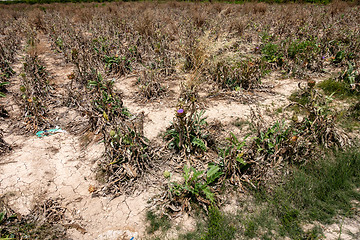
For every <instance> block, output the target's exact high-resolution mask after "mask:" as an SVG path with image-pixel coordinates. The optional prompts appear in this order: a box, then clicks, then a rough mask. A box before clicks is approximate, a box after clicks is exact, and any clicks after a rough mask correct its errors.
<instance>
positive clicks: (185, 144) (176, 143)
mask: <svg viewBox="0 0 360 240" xmlns="http://www.w3.org/2000/svg"><path fill="white" fill-rule="evenodd" d="M204 113H205V111H200V112H196V111H195V109H190V112H188V113H186V110H185V109H182V108H181V109H179V110H178V111H177V113H176V117H175V118H174V122H173V123H172V124H171V126H170V127H169V128H168V129H167V131H166V133H165V139H166V140H168V141H169V145H168V146H169V148H171V149H175V150H177V151H180V150H185V152H187V153H191V152H195V151H206V150H207V145H206V140H207V138H208V137H209V133H208V132H207V130H206V126H207V122H206V117H204V116H203V115H204Z"/></svg>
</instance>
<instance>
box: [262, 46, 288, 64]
mask: <svg viewBox="0 0 360 240" xmlns="http://www.w3.org/2000/svg"><path fill="white" fill-rule="evenodd" d="M279 49H280V47H279V46H278V45H277V44H275V43H272V42H268V43H266V44H265V45H264V46H263V47H262V48H261V54H262V55H263V58H264V59H265V60H266V61H267V62H268V63H275V64H277V65H279V66H281V65H282V64H283V62H284V55H283V53H282V52H281V51H280V50H279Z"/></svg>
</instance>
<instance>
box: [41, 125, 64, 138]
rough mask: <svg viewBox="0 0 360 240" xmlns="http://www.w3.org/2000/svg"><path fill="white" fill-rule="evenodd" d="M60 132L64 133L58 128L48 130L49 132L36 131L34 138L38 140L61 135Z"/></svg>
mask: <svg viewBox="0 0 360 240" xmlns="http://www.w3.org/2000/svg"><path fill="white" fill-rule="evenodd" d="M61 132H65V130H62V129H61V128H59V127H55V128H52V129H49V130H44V131H38V132H37V133H36V136H38V137H39V138H42V137H46V136H50V135H53V134H55V133H61Z"/></svg>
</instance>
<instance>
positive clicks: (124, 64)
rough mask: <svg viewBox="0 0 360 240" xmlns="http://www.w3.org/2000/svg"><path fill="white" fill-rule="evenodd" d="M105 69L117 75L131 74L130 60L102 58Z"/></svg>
mask: <svg viewBox="0 0 360 240" xmlns="http://www.w3.org/2000/svg"><path fill="white" fill-rule="evenodd" d="M104 63H105V67H106V68H107V69H108V70H109V71H110V72H114V73H116V74H119V75H124V74H126V73H129V72H131V69H132V68H131V60H130V59H129V58H127V57H126V56H123V57H120V56H117V55H116V56H104Z"/></svg>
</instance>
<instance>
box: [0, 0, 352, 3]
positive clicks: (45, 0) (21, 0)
mask: <svg viewBox="0 0 360 240" xmlns="http://www.w3.org/2000/svg"><path fill="white" fill-rule="evenodd" d="M118 1H119V0H14V1H9V0H8V1H0V4H16V3H28V4H47V3H69V2H72V3H78V2H101V3H103V2H118ZM345 1H346V2H355V3H356V2H357V1H356V0H345ZM122 2H137V0H123V1H122ZM187 2H188V1H187ZM191 2H197V1H191ZM204 2H225V3H236V4H242V3H246V2H264V3H316V4H329V3H331V2H332V0H259V1H251V0H250V1H246V0H243V1H236V0H235V1H229V0H225V1H222V0H217V1H211V0H210V1H204Z"/></svg>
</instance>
